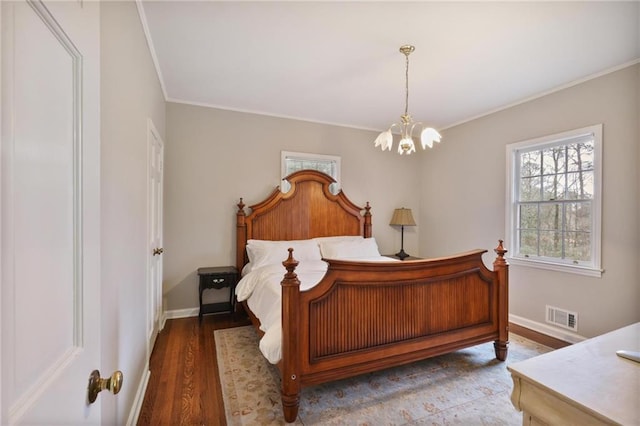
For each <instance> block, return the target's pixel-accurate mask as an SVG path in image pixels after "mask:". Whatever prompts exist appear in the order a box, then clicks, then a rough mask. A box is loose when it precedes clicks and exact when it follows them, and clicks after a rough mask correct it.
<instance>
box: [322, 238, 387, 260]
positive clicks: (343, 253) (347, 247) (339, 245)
mask: <svg viewBox="0 0 640 426" xmlns="http://www.w3.org/2000/svg"><path fill="white" fill-rule="evenodd" d="M320 252H321V253H322V257H324V258H326V259H353V258H359V259H363V258H367V257H379V256H380V251H379V250H378V244H377V243H376V240H375V238H363V239H361V240H351V241H348V240H347V241H325V242H322V243H320Z"/></svg>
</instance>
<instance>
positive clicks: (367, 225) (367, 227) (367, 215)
mask: <svg viewBox="0 0 640 426" xmlns="http://www.w3.org/2000/svg"><path fill="white" fill-rule="evenodd" d="M370 210H371V206H370V205H369V202H368V201H367V205H366V206H364V235H363V237H365V238H371V211H370Z"/></svg>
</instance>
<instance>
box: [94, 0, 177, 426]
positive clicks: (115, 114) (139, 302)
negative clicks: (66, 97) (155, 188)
mask: <svg viewBox="0 0 640 426" xmlns="http://www.w3.org/2000/svg"><path fill="white" fill-rule="evenodd" d="M100 7H101V92H102V93H101V109H102V111H101V126H102V130H101V133H102V134H101V136H102V147H101V155H102V160H101V166H102V170H101V175H102V178H101V180H102V187H101V203H102V208H101V212H102V213H101V214H102V235H101V238H102V255H101V260H102V299H101V300H96V301H95V303H96V304H98V303H100V305H101V306H102V309H103V312H102V318H103V319H102V341H103V344H102V349H103V350H102V362H101V364H100V366H99V367H100V371H101V372H102V373H103V376H108V375H110V374H111V372H113V371H114V370H117V369H119V370H122V372H123V373H124V382H123V388H122V390H121V391H120V393H119V394H118V397H117V398H104V399H102V400H101V401H102V402H101V404H102V406H103V410H102V412H103V416H104V418H103V423H104V424H125V423H126V421H127V417H128V416H129V414H130V412H131V409H132V404H133V401H134V398H135V396H136V392H137V391H138V387H139V385H140V383H141V380H142V378H143V377H145V373H146V368H145V365H146V361H147V353H146V350H147V349H146V340H147V336H146V331H145V326H146V307H147V293H146V263H147V256H148V250H147V248H148V247H147V245H148V244H147V186H146V185H147V172H146V170H147V118H151V119H152V120H153V122H154V124H155V127H156V128H157V130H158V132H159V133H160V134H161V135H162V137H164V128H165V103H164V97H163V94H162V91H161V88H160V84H159V81H158V77H157V75H156V72H155V69H154V66H153V62H152V60H151V56H150V54H149V49H148V47H147V45H146V39H145V37H144V33H143V31H142V25H141V23H140V19H139V17H138V12H137V9H136V4H135V3H134V2H102V3H101V5H100ZM113 404H116V406H115V407H113ZM114 413H115V418H111V416H112V415H113V414H114Z"/></svg>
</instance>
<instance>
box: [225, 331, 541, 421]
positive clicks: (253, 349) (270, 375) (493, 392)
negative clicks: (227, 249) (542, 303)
mask: <svg viewBox="0 0 640 426" xmlns="http://www.w3.org/2000/svg"><path fill="white" fill-rule="evenodd" d="M509 340H510V344H509V354H508V358H507V361H506V362H500V361H498V360H496V359H495V354H494V350H493V343H485V344H482V345H478V346H475V347H472V348H468V349H463V350H460V351H457V352H454V353H451V354H447V355H442V356H439V357H435V358H431V359H427V360H424V361H420V362H416V363H413V364H410V365H405V366H400V367H395V368H391V369H388V370H384V371H380V372H376V373H369V374H364V375H361V376H357V377H353V378H350V379H344V380H340V381H336V382H331V383H326V384H322V385H317V386H312V387H307V388H303V389H302V393H301V397H300V410H299V413H298V418H297V420H296V422H295V424H298V425H362V426H364V425H465V426H466V425H492V426H493V425H521V424H522V413H520V412H518V411H516V410H515V408H514V407H513V406H512V405H511V401H510V399H509V398H510V395H511V389H512V386H513V384H512V381H511V375H510V374H509V372H508V371H507V368H506V367H507V365H508V364H510V363H513V362H517V361H521V360H525V359H527V358H531V357H533V356H536V355H539V354H541V353H545V352H548V351H550V350H551V349H550V348H548V347H546V346H542V345H539V344H537V343H534V342H532V341H530V340H527V339H524V338H522V337H520V336H517V335H514V334H511V335H510V336H509ZM215 341H216V351H217V356H218V368H219V371H220V380H221V382H222V394H223V398H224V406H225V414H226V419H227V424H228V425H230V426H232V425H233V426H236V425H238V426H241V425H281V424H286V423H285V421H284V418H283V415H282V404H281V401H280V377H279V373H278V370H277V368H276V367H275V366H273V365H271V364H269V362H268V361H267V360H266V359H265V358H264V357H263V356H262V354H261V353H260V350H259V349H258V337H257V335H256V333H255V331H254V329H253V327H251V326H247V327H238V328H230V329H224V330H216V331H215Z"/></svg>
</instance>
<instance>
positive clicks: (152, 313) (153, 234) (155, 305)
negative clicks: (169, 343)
mask: <svg viewBox="0 0 640 426" xmlns="http://www.w3.org/2000/svg"><path fill="white" fill-rule="evenodd" d="M147 144H148V163H149V165H148V171H149V174H148V185H147V188H148V200H149V209H148V211H149V252H148V253H149V268H148V274H147V276H148V287H147V288H148V294H147V300H148V303H149V306H148V309H147V312H148V315H147V338H148V346H147V352H148V355H149V356H150V355H151V351H152V350H153V345H154V343H155V340H156V336H157V335H158V331H159V330H160V328H161V324H162V323H161V321H162V318H161V314H162V258H163V255H162V253H163V252H164V248H163V245H162V195H163V192H162V185H163V174H164V173H163V167H164V143H163V142H162V139H160V135H159V134H158V131H157V129H156V127H155V126H154V124H153V122H152V121H151V120H150V119H149V121H148V125H147Z"/></svg>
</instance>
